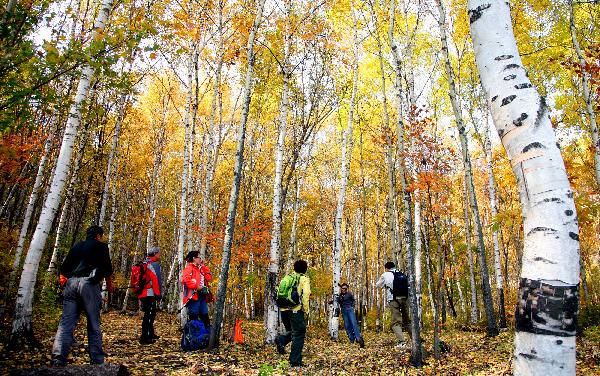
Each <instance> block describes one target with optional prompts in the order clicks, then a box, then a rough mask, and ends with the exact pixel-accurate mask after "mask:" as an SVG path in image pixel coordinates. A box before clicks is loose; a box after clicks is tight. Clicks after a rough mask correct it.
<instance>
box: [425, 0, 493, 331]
mask: <svg viewBox="0 0 600 376" xmlns="http://www.w3.org/2000/svg"><path fill="white" fill-rule="evenodd" d="M436 2H437V5H438V10H439V13H440V14H439V20H438V23H439V27H440V37H441V40H442V55H443V58H444V68H445V70H446V75H447V79H448V86H449V90H448V95H449V96H450V103H451V104H452V110H453V112H454V118H455V121H456V127H457V128H458V135H459V138H460V147H461V152H462V157H463V164H464V167H465V181H466V185H467V192H468V194H469V204H470V206H471V212H472V214H473V220H474V221H475V228H476V230H477V246H478V248H479V272H480V274H481V289H482V292H483V301H484V308H485V315H486V320H487V334H488V336H495V335H497V334H498V327H497V326H496V314H495V312H494V305H493V300H492V290H491V288H490V280H489V275H488V267H487V260H486V259H487V257H486V254H485V243H484V240H483V226H482V224H481V218H480V215H479V207H478V205H477V196H476V195H475V186H474V183H473V172H472V169H471V159H470V156H469V143H468V140H467V135H466V129H465V125H464V121H463V117H462V112H461V109H460V104H459V98H458V94H457V91H456V86H455V84H454V71H453V69H452V65H451V63H450V54H449V52H448V39H447V36H446V33H447V29H448V25H447V24H446V9H445V7H444V4H443V2H442V0H436Z"/></svg>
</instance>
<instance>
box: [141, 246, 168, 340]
mask: <svg viewBox="0 0 600 376" xmlns="http://www.w3.org/2000/svg"><path fill="white" fill-rule="evenodd" d="M159 261H160V249H159V248H158V247H152V248H150V249H149V250H148V252H146V258H145V259H144V267H145V271H144V282H145V283H144V289H143V290H142V291H141V293H140V294H139V295H138V299H139V300H140V302H141V305H142V312H144V318H143V319H142V335H141V336H140V343H141V344H142V345H148V344H151V343H154V342H156V340H158V339H159V338H160V336H157V335H156V334H155V333H154V319H155V318H156V306H157V303H158V301H159V300H160V299H161V292H162V276H161V270H160V263H159Z"/></svg>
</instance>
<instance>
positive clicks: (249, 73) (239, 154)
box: [208, 0, 265, 349]
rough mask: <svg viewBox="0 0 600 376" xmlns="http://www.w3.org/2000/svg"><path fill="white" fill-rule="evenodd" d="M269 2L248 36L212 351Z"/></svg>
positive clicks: (261, 1) (260, 9) (220, 313)
mask: <svg viewBox="0 0 600 376" xmlns="http://www.w3.org/2000/svg"><path fill="white" fill-rule="evenodd" d="M264 6H265V0H259V1H258V3H257V7H258V9H257V12H256V18H255V19H254V24H253V25H252V29H251V30H250V35H249V37H248V44H247V47H246V48H247V52H248V55H247V56H248V67H247V70H246V77H245V83H244V101H243V105H242V113H241V117H240V124H239V130H238V143H237V150H236V158H235V167H234V171H233V182H232V185H231V192H230V196H229V208H228V209H227V222H226V225H225V238H224V239H223V257H222V259H221V273H220V275H219V286H218V289H217V302H216V307H215V315H214V318H215V320H214V321H215V322H214V325H213V327H212V330H211V332H210V341H209V345H208V347H209V348H211V349H212V348H214V347H215V346H217V345H218V339H219V333H220V330H221V328H220V326H221V324H222V322H223V311H224V308H225V297H226V294H227V278H228V277H229V260H230V258H231V246H232V244H233V231H234V228H235V216H236V212H237V204H238V196H239V191H240V183H241V178H242V167H243V164H244V142H245V138H246V124H247V123H248V115H249V112H250V100H251V98H252V96H251V89H252V77H253V73H254V63H255V57H256V56H255V53H254V41H255V40H256V34H257V32H258V28H259V26H260V23H261V21H262V14H263V9H264Z"/></svg>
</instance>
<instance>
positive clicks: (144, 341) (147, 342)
mask: <svg viewBox="0 0 600 376" xmlns="http://www.w3.org/2000/svg"><path fill="white" fill-rule="evenodd" d="M154 342H156V340H155V339H154V338H146V337H140V344H141V345H151V344H153V343H154Z"/></svg>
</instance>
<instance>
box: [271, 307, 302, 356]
mask: <svg viewBox="0 0 600 376" xmlns="http://www.w3.org/2000/svg"><path fill="white" fill-rule="evenodd" d="M281 321H282V322H283V326H284V327H285V331H286V332H285V334H281V335H280V336H278V337H277V341H278V342H279V343H281V344H282V345H283V346H285V345H287V344H288V343H290V342H292V348H291V350H290V366H292V367H294V366H299V365H301V364H302V348H303V347H304V337H305V335H306V323H305V322H304V312H303V311H298V312H292V311H281Z"/></svg>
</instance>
